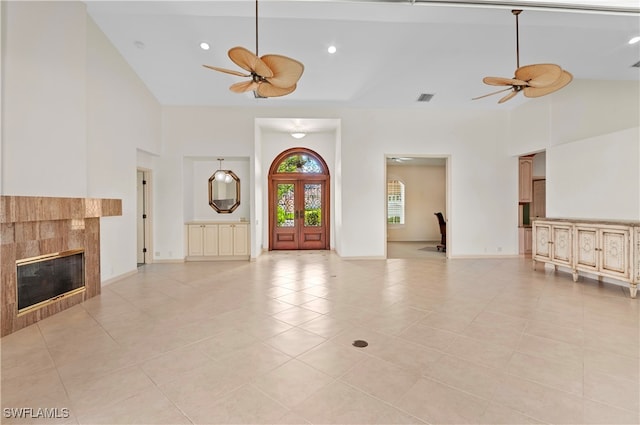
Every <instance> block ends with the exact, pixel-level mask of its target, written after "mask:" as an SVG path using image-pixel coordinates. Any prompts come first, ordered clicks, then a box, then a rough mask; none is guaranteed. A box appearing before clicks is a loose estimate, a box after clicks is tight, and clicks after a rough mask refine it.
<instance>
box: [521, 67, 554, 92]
mask: <svg viewBox="0 0 640 425" xmlns="http://www.w3.org/2000/svg"><path fill="white" fill-rule="evenodd" d="M561 74H562V68H561V67H560V66H558V65H555V64H553V63H538V64H535V65H526V66H521V67H520V68H518V69H516V78H518V79H520V80H524V81H526V82H527V83H528V85H529V86H531V87H546V86H550V85H552V84H553V83H555V82H556V80H558V78H560V75H561Z"/></svg>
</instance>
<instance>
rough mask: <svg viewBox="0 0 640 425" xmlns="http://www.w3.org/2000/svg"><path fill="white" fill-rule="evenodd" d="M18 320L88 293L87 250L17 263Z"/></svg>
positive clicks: (43, 256)
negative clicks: (85, 265)
mask: <svg viewBox="0 0 640 425" xmlns="http://www.w3.org/2000/svg"><path fill="white" fill-rule="evenodd" d="M16 276H17V279H16V283H17V285H18V286H17V292H18V316H20V315H22V314H25V313H27V312H29V311H32V310H35V309H38V308H41V307H44V306H45V305H47V304H49V303H51V302H54V301H56V300H59V299H62V298H64V297H68V296H71V295H74V294H78V293H81V292H84V291H85V285H84V250H83V249H80V250H73V251H65V252H57V253H54V254H49V255H41V256H38V257H33V258H26V259H23V260H18V261H16Z"/></svg>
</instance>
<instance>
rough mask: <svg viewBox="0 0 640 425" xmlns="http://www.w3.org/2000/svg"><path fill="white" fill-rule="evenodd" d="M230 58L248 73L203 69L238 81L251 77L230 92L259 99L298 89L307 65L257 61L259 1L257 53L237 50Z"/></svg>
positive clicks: (270, 58)
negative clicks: (229, 76) (218, 72)
mask: <svg viewBox="0 0 640 425" xmlns="http://www.w3.org/2000/svg"><path fill="white" fill-rule="evenodd" d="M228 54H229V58H230V59H231V60H232V61H233V63H235V64H236V65H238V66H239V67H240V68H242V69H244V70H245V71H248V72H249V73H248V74H247V73H243V72H240V71H234V70H231V69H225V68H219V67H216V66H210V65H203V66H204V67H205V68H209V69H213V70H215V71H220V72H224V73H226V74H231V75H237V76H238V77H251V79H250V80H249V81H242V82H239V83H235V84H232V85H231V87H229V90H231V91H232V92H235V93H244V92H247V91H253V92H254V94H255V96H256V97H278V96H285V95H287V94H289V93H291V92H293V91H294V90H295V89H296V87H297V83H298V80H299V79H300V77H301V76H302V72H303V71H304V65H303V64H302V63H301V62H298V61H297V60H295V59H291V58H288V57H286V56H282V55H264V56H262V57H258V0H256V53H255V54H254V53H253V52H251V51H250V50H248V49H245V48H244V47H239V46H238V47H233V48H231V49H229V53H228Z"/></svg>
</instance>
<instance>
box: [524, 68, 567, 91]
mask: <svg viewBox="0 0 640 425" xmlns="http://www.w3.org/2000/svg"><path fill="white" fill-rule="evenodd" d="M571 80H573V75H571V74H570V73H569V72H567V71H564V70H563V71H562V72H561V73H560V78H558V79H557V80H556V82H555V83H553V84H551V85H550V86H545V87H525V88H524V95H525V96H527V97H540V96H544V95H547V94H550V93H553V92H554V91H557V90H560V89H561V88H563V87H564V86H566V85H567V84H569V83H570V82H571Z"/></svg>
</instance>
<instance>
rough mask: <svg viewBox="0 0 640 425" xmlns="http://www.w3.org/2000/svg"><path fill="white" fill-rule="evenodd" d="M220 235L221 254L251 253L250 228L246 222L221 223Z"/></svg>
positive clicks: (219, 246)
mask: <svg viewBox="0 0 640 425" xmlns="http://www.w3.org/2000/svg"><path fill="white" fill-rule="evenodd" d="M218 235H219V236H218V238H219V239H218V242H219V245H218V248H219V250H220V251H219V252H220V255H249V244H248V240H249V228H248V226H247V225H246V224H235V223H234V224H221V225H220V226H219V231H218Z"/></svg>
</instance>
